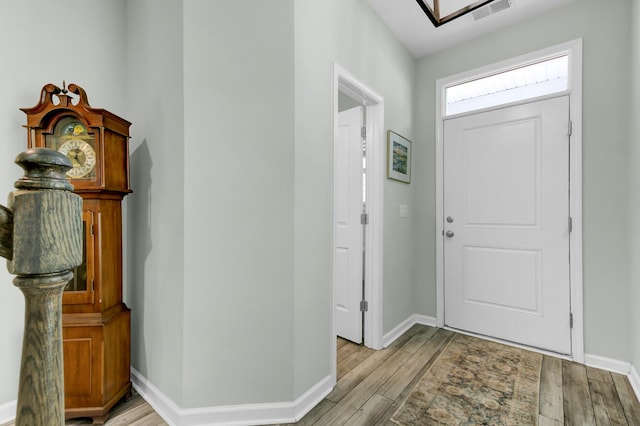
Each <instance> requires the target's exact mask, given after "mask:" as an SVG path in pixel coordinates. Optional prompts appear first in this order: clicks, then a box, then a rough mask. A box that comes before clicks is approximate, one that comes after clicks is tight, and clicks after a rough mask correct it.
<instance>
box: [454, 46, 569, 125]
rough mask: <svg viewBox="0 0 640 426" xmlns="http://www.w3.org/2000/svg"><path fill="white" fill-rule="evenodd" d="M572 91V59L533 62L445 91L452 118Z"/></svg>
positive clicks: (559, 58) (565, 56) (563, 56)
mask: <svg viewBox="0 0 640 426" xmlns="http://www.w3.org/2000/svg"><path fill="white" fill-rule="evenodd" d="M568 89H569V56H568V55H562V56H558V57H555V58H551V59H547V60H544V61H539V62H535V63H530V64H527V65H524V66H521V67H518V68H513V69H510V70H507V71H503V72H500V73H497V74H492V75H488V76H484V77H481V78H476V79H473V80H469V81H465V82H462V83H457V84H454V85H451V86H449V87H446V88H445V96H444V97H445V114H444V116H450V115H455V114H462V113H465V112H470V111H476V110H480V109H484V108H490V107H495V106H499V105H503V104H508V103H512V102H518V101H523V100H526V99H532V98H538V97H540V96H545V95H551V94H554V93H560V92H565V91H567V90H568Z"/></svg>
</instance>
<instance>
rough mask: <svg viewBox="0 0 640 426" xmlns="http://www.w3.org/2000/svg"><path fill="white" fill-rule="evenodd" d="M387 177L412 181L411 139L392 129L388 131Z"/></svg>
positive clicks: (407, 181)
mask: <svg viewBox="0 0 640 426" xmlns="http://www.w3.org/2000/svg"><path fill="white" fill-rule="evenodd" d="M387 177H388V178H389V179H393V180H397V181H400V182H404V183H411V141H410V140H409V139H407V138H405V137H403V136H401V135H399V134H398V133H396V132H394V131H392V130H388V131H387Z"/></svg>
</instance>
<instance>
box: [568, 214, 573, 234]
mask: <svg viewBox="0 0 640 426" xmlns="http://www.w3.org/2000/svg"><path fill="white" fill-rule="evenodd" d="M571 232H573V218H572V217H571V216H569V233H571Z"/></svg>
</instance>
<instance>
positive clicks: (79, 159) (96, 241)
mask: <svg viewBox="0 0 640 426" xmlns="http://www.w3.org/2000/svg"><path fill="white" fill-rule="evenodd" d="M72 95H75V96H72ZM21 110H22V111H24V112H25V113H26V114H27V125H26V126H25V127H26V128H27V130H28V146H29V148H34V147H46V148H51V149H54V150H57V151H59V152H61V153H63V154H65V155H66V156H67V157H69V159H70V160H71V162H72V164H73V168H72V169H71V170H69V172H68V173H67V176H68V177H69V179H70V180H71V183H72V184H73V186H74V192H75V193H77V194H79V195H80V196H81V197H82V200H83V227H84V247H83V254H84V263H83V264H82V265H81V266H79V267H78V268H76V270H75V271H74V278H73V280H72V281H70V282H69V284H68V285H67V287H66V288H65V291H64V293H63V296H62V327H63V350H64V397H65V418H74V417H92V418H93V423H94V424H103V423H104V421H105V420H106V419H107V418H108V417H109V410H110V409H111V407H113V405H114V404H115V403H116V402H118V401H119V400H120V399H121V398H122V397H123V396H125V395H127V394H128V393H129V392H130V390H131V381H130V309H129V308H128V307H127V306H126V305H125V304H124V303H123V301H122V209H121V203H122V199H123V198H124V196H125V195H127V194H128V193H130V192H131V189H130V188H129V126H130V125H131V123H129V122H128V121H126V120H124V119H122V118H120V117H118V116H117V115H115V114H112V113H110V112H109V111H105V110H103V109H98V108H92V107H91V106H90V105H89V102H88V100H87V94H86V93H85V91H84V90H83V89H82V88H81V87H80V86H77V85H75V84H70V85H69V88H68V90H67V88H66V87H65V84H64V83H63V85H62V89H60V88H59V87H57V86H55V85H53V84H47V85H45V86H44V87H43V88H42V91H41V93H40V101H39V102H38V104H37V105H36V106H34V107H32V108H21Z"/></svg>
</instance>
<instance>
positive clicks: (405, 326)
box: [382, 314, 436, 348]
mask: <svg viewBox="0 0 640 426" xmlns="http://www.w3.org/2000/svg"><path fill="white" fill-rule="evenodd" d="M415 324H422V325H428V326H431V327H435V326H436V319H435V318H433V317H428V316H426V315H419V314H413V315H411V316H410V317H409V318H407V319H406V320H404V321H402V322H401V323H400V324H398V325H397V326H396V327H394V329H393V330H391V331H390V332H388V333H387V334H385V335H384V336H383V337H382V344H383V346H384V347H385V348H386V347H387V346H389V345H390V344H392V343H393V342H394V341H395V340H396V339H397V338H398V337H400V336H402V335H403V334H404V333H405V332H406V331H407V330H409V329H410V328H411V327H413V326H414V325H415Z"/></svg>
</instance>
